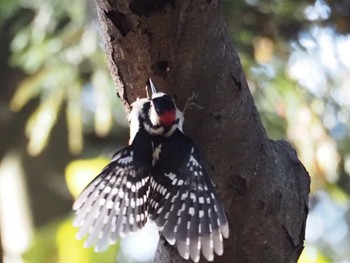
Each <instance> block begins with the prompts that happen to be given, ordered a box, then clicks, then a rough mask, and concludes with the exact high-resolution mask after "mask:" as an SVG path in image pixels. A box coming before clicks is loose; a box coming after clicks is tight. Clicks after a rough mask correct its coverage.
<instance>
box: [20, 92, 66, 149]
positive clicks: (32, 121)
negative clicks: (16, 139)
mask: <svg viewBox="0 0 350 263" xmlns="http://www.w3.org/2000/svg"><path fill="white" fill-rule="evenodd" d="M62 100H63V90H62V89H56V90H55V92H54V93H52V94H51V96H50V97H49V98H48V99H47V100H46V101H44V102H42V103H41V104H40V105H39V107H38V108H37V109H36V110H35V112H34V113H33V114H32V115H31V116H30V117H29V120H28V122H27V125H26V135H27V137H28V138H29V144H28V147H27V149H28V152H29V154H31V155H38V154H39V153H40V152H41V151H42V150H43V149H44V147H45V146H46V144H47V142H48V138H49V134H50V132H51V130H52V128H53V126H54V124H55V123H56V119H57V115H58V112H59V109H60V106H61V103H62Z"/></svg>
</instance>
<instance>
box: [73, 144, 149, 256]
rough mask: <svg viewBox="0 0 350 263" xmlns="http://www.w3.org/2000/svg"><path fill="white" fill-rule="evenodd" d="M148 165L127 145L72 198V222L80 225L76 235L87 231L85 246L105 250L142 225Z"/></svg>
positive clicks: (145, 216)
mask: <svg viewBox="0 0 350 263" xmlns="http://www.w3.org/2000/svg"><path fill="white" fill-rule="evenodd" d="M135 151H136V154H135ZM150 154H151V153H150ZM149 169H150V166H147V165H145V164H144V163H142V162H140V161H139V160H138V159H137V150H136V149H135V147H133V145H131V146H127V147H125V148H123V149H122V150H121V151H119V152H117V153H116V154H115V156H114V158H113V160H112V162H111V163H110V164H108V165H107V166H106V167H105V168H104V169H103V171H102V172H101V173H100V174H99V175H98V176H97V177H96V178H95V179H94V180H93V181H92V182H91V183H90V184H89V185H88V186H87V187H86V188H85V190H84V191H83V192H82V193H81V195H80V196H79V197H78V199H77V200H76V201H75V202H74V205H73V210H75V213H76V217H75V220H74V223H73V224H74V226H76V227H79V228H80V229H79V231H78V234H77V238H78V239H81V238H83V236H85V235H86V234H88V235H89V236H88V238H87V240H86V241H85V246H86V247H90V246H95V251H101V250H104V249H106V248H107V247H108V245H109V244H110V243H114V242H115V241H116V240H117V239H118V238H120V237H123V236H125V235H126V234H127V233H129V232H134V231H137V230H138V229H141V228H142V227H143V226H144V225H145V223H146V221H147V206H146V205H147V204H146V200H147V198H148V195H149Z"/></svg>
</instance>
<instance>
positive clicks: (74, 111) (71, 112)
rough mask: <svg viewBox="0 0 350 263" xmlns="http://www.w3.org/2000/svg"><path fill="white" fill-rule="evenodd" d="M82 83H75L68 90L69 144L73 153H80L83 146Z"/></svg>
mask: <svg viewBox="0 0 350 263" xmlns="http://www.w3.org/2000/svg"><path fill="white" fill-rule="evenodd" d="M80 89H81V87H80V84H79V83H75V84H73V85H72V86H70V87H69V88H68V91H67V100H68V103H67V110H66V113H67V114H66V116H67V125H68V145H69V149H70V150H71V152H72V153H75V154H77V153H80V152H81V150H82V148H83V125H82V114H81V100H80Z"/></svg>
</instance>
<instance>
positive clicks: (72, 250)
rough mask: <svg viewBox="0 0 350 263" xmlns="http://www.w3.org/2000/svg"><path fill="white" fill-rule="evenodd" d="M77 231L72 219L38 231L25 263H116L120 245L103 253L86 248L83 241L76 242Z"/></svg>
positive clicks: (53, 223) (51, 224)
mask: <svg viewBox="0 0 350 263" xmlns="http://www.w3.org/2000/svg"><path fill="white" fill-rule="evenodd" d="M76 232H77V229H76V228H74V227H73V225H72V220H71V218H70V217H69V218H67V219H63V220H59V221H57V222H52V223H50V224H49V225H47V226H45V227H43V228H42V229H39V230H37V233H36V234H35V238H34V240H33V243H32V247H31V248H30V249H29V251H28V252H27V253H26V254H25V255H24V262H25V263H40V262H45V263H76V262H84V263H96V262H116V257H117V253H118V251H119V243H117V244H116V245H113V246H110V247H109V249H108V250H107V251H104V252H103V253H95V252H94V251H93V248H84V241H83V240H76V239H75V235H76Z"/></svg>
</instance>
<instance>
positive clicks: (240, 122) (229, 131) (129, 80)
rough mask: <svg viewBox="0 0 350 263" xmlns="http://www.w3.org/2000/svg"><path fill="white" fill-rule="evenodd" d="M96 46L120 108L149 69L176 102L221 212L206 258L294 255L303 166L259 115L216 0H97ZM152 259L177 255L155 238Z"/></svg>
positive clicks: (303, 211) (141, 90)
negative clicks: (190, 104)
mask: <svg viewBox="0 0 350 263" xmlns="http://www.w3.org/2000/svg"><path fill="white" fill-rule="evenodd" d="M97 10H98V14H99V19H100V23H101V28H102V35H103V38H104V41H105V48H106V53H107V58H108V61H109V67H110V71H111V74H112V77H113V79H114V81H115V83H116V86H117V93H118V96H119V97H120V98H121V99H122V101H123V103H124V105H125V108H126V110H128V109H129V104H130V103H131V102H133V101H134V100H135V99H136V97H138V96H139V97H145V85H146V81H147V79H148V78H149V77H151V78H152V80H153V81H154V82H155V84H156V85H157V86H158V87H159V88H160V89H161V90H162V91H164V92H166V93H168V94H169V95H170V96H172V97H173V98H175V100H176V102H177V104H178V106H180V108H182V107H183V106H184V103H185V101H186V99H187V98H188V97H190V96H191V95H192V94H193V92H196V93H198V99H197V103H198V104H200V105H203V106H205V109H202V110H199V109H196V108H194V109H192V110H190V111H187V112H186V116H185V117H186V121H185V132H186V133H187V134H188V135H189V136H191V137H192V138H193V139H194V140H195V141H196V143H197V144H198V145H199V146H200V149H201V150H202V152H203V155H204V156H205V157H206V159H207V163H208V170H209V171H210V172H211V174H212V178H213V180H214V182H215V183H216V184H217V188H218V192H219V195H220V197H221V200H222V201H223V203H224V206H225V208H226V211H227V214H228V219H229V221H230V231H231V233H230V238H229V240H227V241H225V252H224V255H223V256H221V257H216V258H215V262H232V261H233V260H234V262H296V261H297V258H298V257H299V255H300V253H301V251H302V248H303V240H304V231H305V220H306V216H307V201H308V193H309V183H310V179H309V176H308V174H307V172H306V170H305V169H304V167H303V165H302V164H301V163H300V161H299V160H298V158H297V155H296V153H295V151H294V149H293V148H292V147H291V146H290V145H289V144H288V143H287V142H285V141H271V140H269V139H268V137H267V135H266V132H265V130H264V128H263V126H262V124H261V121H260V117H259V114H258V112H257V110H256V107H255V105H254V102H253V99H252V96H251V94H250V91H249V88H248V86H247V82H246V79H245V76H244V73H243V72H242V68H241V65H240V61H239V57H238V55H237V53H236V52H235V50H234V48H233V46H232V43H231V40H230V38H229V35H228V32H227V30H226V26H225V23H224V21H223V18H222V15H221V10H220V1H216V0H208V1H195V0H193V1H176V0H163V1H161V0H156V1H145V0H129V1H128V0H115V1H112V0H109V1H108V0H97ZM155 262H162V263H164V262H187V261H186V260H184V259H182V258H180V257H179V256H178V253H177V251H176V249H175V248H174V247H172V246H170V245H168V244H166V242H165V241H164V240H161V242H160V244H159V247H158V250H157V253H156V257H155Z"/></svg>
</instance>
